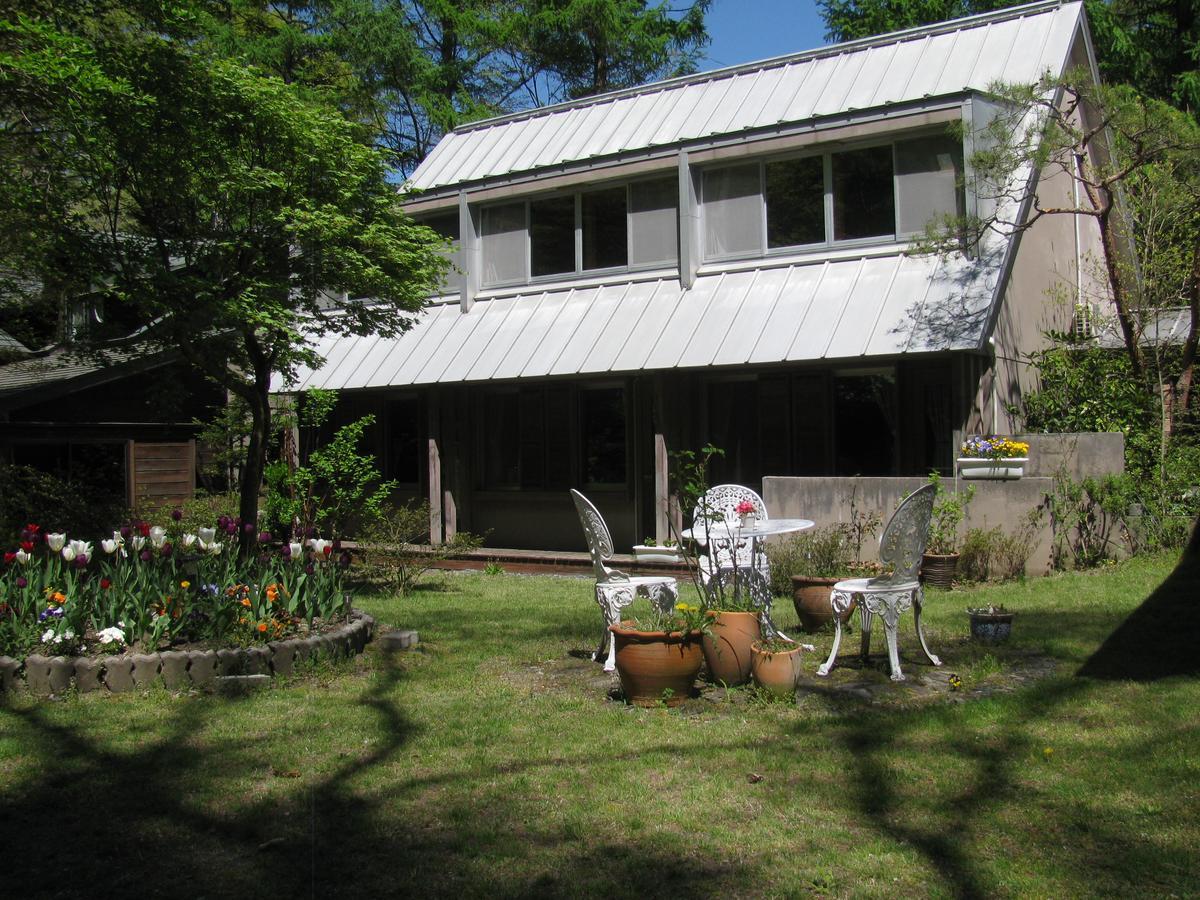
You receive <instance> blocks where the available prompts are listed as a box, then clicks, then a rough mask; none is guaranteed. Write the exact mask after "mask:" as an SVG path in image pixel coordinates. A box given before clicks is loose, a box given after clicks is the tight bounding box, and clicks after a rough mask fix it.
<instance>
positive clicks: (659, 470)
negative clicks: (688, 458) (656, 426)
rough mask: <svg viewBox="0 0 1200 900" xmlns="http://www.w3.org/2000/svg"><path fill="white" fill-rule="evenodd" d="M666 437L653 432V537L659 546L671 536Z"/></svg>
mask: <svg viewBox="0 0 1200 900" xmlns="http://www.w3.org/2000/svg"><path fill="white" fill-rule="evenodd" d="M667 467H668V456H667V439H666V437H665V436H664V435H662V434H660V433H658V432H655V435H654V537H655V540H657V541H658V543H659V545H660V546H661V545H662V543H663V542H664V541H666V540H668V539H669V538H670V537H671V531H670V520H669V516H670V510H671V497H670V495H669V494H668V492H667V491H668V484H669V482H668V474H669V473H668V468H667Z"/></svg>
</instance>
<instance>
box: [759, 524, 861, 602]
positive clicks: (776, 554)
mask: <svg viewBox="0 0 1200 900" xmlns="http://www.w3.org/2000/svg"><path fill="white" fill-rule="evenodd" d="M767 559H768V560H769V561H770V563H771V592H772V593H774V594H775V595H776V596H778V597H783V596H788V595H790V594H791V593H792V576H793V575H808V576H810V577H812V578H839V577H845V576H848V575H849V574H850V571H851V567H852V564H853V562H854V560H855V554H854V549H853V547H852V546H851V544H850V539H849V537H848V536H847V533H846V529H845V528H844V527H841V526H839V525H824V526H822V527H820V528H814V529H813V530H812V531H805V532H801V533H800V534H793V535H789V536H788V537H787V538H785V539H783V540H779V541H772V542H771V543H769V544H767Z"/></svg>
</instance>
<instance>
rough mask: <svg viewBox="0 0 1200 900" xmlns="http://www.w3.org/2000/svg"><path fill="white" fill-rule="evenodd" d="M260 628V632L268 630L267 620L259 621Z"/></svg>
mask: <svg viewBox="0 0 1200 900" xmlns="http://www.w3.org/2000/svg"><path fill="white" fill-rule="evenodd" d="M258 630H259V631H260V632H263V631H266V630H267V623H266V622H259V623H258Z"/></svg>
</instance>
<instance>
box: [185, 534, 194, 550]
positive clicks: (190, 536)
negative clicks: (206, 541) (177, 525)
mask: <svg viewBox="0 0 1200 900" xmlns="http://www.w3.org/2000/svg"><path fill="white" fill-rule="evenodd" d="M194 543H196V535H194V534H185V535H184V536H183V546H184V547H185V548H190V547H191V546H192V544H194Z"/></svg>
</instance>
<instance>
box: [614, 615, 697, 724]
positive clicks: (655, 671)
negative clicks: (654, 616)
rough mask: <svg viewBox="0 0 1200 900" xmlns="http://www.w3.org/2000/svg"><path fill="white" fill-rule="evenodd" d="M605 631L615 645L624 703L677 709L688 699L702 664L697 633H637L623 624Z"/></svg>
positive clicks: (626, 624)
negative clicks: (625, 701) (661, 705)
mask: <svg viewBox="0 0 1200 900" xmlns="http://www.w3.org/2000/svg"><path fill="white" fill-rule="evenodd" d="M608 630H609V631H611V632H612V633H613V640H614V641H615V642H616V648H617V674H618V675H619V676H620V677H621V690H623V691H624V692H625V699H626V700H628V701H629V702H630V703H632V704H634V705H635V706H657V705H658V704H660V703H665V704H666V705H667V706H678V705H679V704H680V703H682V702H683V701H684V700H686V699H687V698H688V697H690V696H691V693H692V685H693V684H695V681H696V676H697V675H698V674H699V673H700V665H701V663H703V662H704V651H703V650H702V649H701V647H700V632H699V631H692V632H689V633H688V634H684V633H683V632H681V631H673V632H670V633H669V634H668V633H667V632H665V631H637V630H635V629H634V628H632V627H629V625H628V623H626V622H622V623H621V624H620V625H609V626H608Z"/></svg>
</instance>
